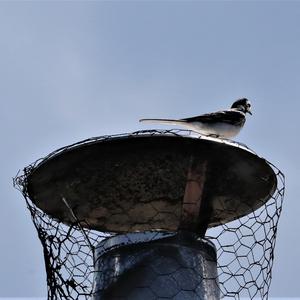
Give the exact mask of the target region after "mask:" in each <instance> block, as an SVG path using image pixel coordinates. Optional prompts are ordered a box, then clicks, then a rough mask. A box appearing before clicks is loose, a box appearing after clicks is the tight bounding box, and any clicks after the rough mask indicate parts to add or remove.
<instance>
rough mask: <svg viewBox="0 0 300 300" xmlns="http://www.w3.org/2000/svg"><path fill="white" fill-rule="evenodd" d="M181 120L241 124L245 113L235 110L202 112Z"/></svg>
mask: <svg viewBox="0 0 300 300" xmlns="http://www.w3.org/2000/svg"><path fill="white" fill-rule="evenodd" d="M181 120H182V121H186V122H188V123H190V122H201V123H216V122H222V123H228V124H233V125H238V124H241V123H243V122H244V121H245V115H244V114H243V113H242V112H239V111H235V110H223V111H218V112H214V113H209V114H204V115H200V116H197V117H192V118H186V119H181Z"/></svg>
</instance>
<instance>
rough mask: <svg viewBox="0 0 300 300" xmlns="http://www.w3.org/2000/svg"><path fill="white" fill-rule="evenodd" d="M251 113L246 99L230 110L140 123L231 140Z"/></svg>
mask: <svg viewBox="0 0 300 300" xmlns="http://www.w3.org/2000/svg"><path fill="white" fill-rule="evenodd" d="M247 113H249V114H250V115H252V112H251V103H250V101H249V100H248V99H247V98H241V99H237V100H236V101H234V102H233V104H232V105H231V108H230V109H227V110H220V111H217V112H212V113H207V114H203V115H200V116H196V117H191V118H185V119H177V120H176V119H140V120H139V121H140V122H148V123H162V124H171V125H178V126H183V127H187V128H189V129H191V130H193V131H196V132H197V133H200V134H201V135H205V136H211V137H216V138H223V139H231V138H233V137H235V136H236V135H237V134H238V133H239V132H240V130H241V129H242V128H243V126H244V124H245V122H246V114H247Z"/></svg>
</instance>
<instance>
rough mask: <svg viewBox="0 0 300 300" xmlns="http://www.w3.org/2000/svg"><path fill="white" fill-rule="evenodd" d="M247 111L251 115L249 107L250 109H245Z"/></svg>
mask: <svg viewBox="0 0 300 300" xmlns="http://www.w3.org/2000/svg"><path fill="white" fill-rule="evenodd" d="M247 113H249V115H251V116H252V112H251V109H250V108H248V109H247Z"/></svg>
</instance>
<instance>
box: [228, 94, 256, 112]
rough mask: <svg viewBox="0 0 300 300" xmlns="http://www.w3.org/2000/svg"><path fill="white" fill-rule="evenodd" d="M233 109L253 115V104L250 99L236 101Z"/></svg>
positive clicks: (232, 106)
mask: <svg viewBox="0 0 300 300" xmlns="http://www.w3.org/2000/svg"><path fill="white" fill-rule="evenodd" d="M231 108H232V109H235V110H238V111H241V112H243V113H245V114H246V113H249V114H250V115H252V112H251V103H250V101H249V100H248V99H246V98H242V99H238V100H236V101H235V102H234V103H233V104H232V105H231Z"/></svg>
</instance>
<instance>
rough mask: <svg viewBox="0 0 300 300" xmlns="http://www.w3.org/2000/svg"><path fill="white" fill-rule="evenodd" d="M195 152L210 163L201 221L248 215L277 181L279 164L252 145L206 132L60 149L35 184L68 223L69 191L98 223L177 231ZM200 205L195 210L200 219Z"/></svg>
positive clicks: (82, 214)
mask: <svg viewBox="0 0 300 300" xmlns="http://www.w3.org/2000/svg"><path fill="white" fill-rule="evenodd" d="M191 158H192V159H193V161H194V162H195V163H198V162H204V161H205V164H206V167H205V170H204V169H203V171H202V172H203V176H205V181H203V186H201V187H200V186H199V187H198V188H199V191H198V192H199V193H200V194H201V208H200V210H199V207H198V206H199V205H200V201H198V202H197V201H196V202H197V203H198V204H197V203H196V202H195V203H196V204H195V203H194V207H195V208H196V210H198V211H200V213H199V216H198V217H199V222H198V225H197V226H200V225H199V224H206V225H208V226H209V227H212V226H216V225H219V224H222V223H226V222H229V221H231V220H234V219H236V218H239V217H241V216H243V215H246V214H248V213H250V212H252V211H253V210H255V209H257V208H258V207H260V206H262V205H263V204H264V203H265V202H266V201H267V200H268V199H269V198H270V196H271V195H272V194H273V192H274V190H275V188H276V184H277V183H276V176H275V174H274V172H273V170H272V169H271V167H270V166H269V165H268V164H267V163H266V161H265V160H264V159H262V158H259V157H258V156H257V155H255V154H253V153H251V152H250V151H247V150H244V149H241V148H238V147H235V146H231V145H228V144H224V143H222V142H217V141H209V140H205V139H197V138H190V137H181V136H168V135H156V136H150V135H145V136H143V135H139V136H131V137H123V138H111V139H108V140H104V141H95V142H92V143H88V144H83V145H79V146H76V147H73V148H71V149H68V150H66V151H63V152H60V153H58V154H57V155H55V156H53V157H51V158H50V159H48V160H46V161H44V162H42V163H41V164H40V165H38V166H37V167H36V169H35V170H34V171H33V172H32V173H31V174H30V175H29V177H28V184H27V190H28V194H29V196H30V199H31V200H32V201H33V202H34V203H35V204H36V205H37V206H38V207H39V208H41V209H42V210H43V211H44V212H46V213H47V214H49V215H50V216H52V217H54V218H57V219H60V220H61V221H63V222H65V223H67V224H68V223H71V222H73V221H74V219H73V218H72V215H71V213H70V211H69V210H68V208H67V207H66V205H65V203H64V202H63V201H62V198H63V197H64V198H65V199H67V201H68V203H69V204H70V206H71V208H72V210H73V211H74V213H75V214H76V216H77V217H78V218H79V219H80V220H82V221H85V222H87V223H88V224H89V227H90V228H93V229H96V230H100V231H108V232H112V231H113V232H132V231H145V230H168V231H176V230H177V229H178V228H180V227H181V225H182V224H181V221H182V220H187V217H186V216H185V214H186V212H187V211H188V209H187V205H186V203H185V200H186V199H187V198H186V196H185V195H186V193H187V181H189V179H188V176H189V175H188V174H189V168H190V161H191ZM201 176H202V175H201ZM200 190H201V191H200ZM200 194H199V195H200ZM184 199H185V200H184ZM195 199H196V198H195ZM195 199H194V200H195ZM198 211H194V210H193V209H192V210H191V211H190V212H188V215H189V216H192V219H193V220H195V217H196V215H197V214H198ZM196 223H197V222H196ZM186 224H187V223H184V224H183V225H184V226H183V227H186V226H185V225H186ZM194 224H195V222H194V221H193V222H192V226H191V227H194ZM203 226H204V225H203ZM200 229H201V228H200ZM192 230H193V228H192Z"/></svg>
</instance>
